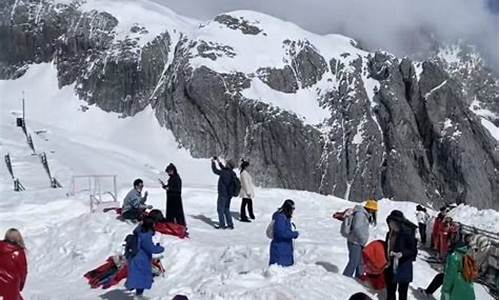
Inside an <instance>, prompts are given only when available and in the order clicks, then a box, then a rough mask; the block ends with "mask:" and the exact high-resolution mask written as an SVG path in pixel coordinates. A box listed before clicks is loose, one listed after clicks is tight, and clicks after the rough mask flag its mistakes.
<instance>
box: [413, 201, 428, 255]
mask: <svg viewBox="0 0 500 300" xmlns="http://www.w3.org/2000/svg"><path fill="white" fill-rule="evenodd" d="M415 214H416V215H417V222H418V231H419V233H420V242H421V243H422V245H424V246H425V245H426V244H427V222H428V221H429V219H430V216H429V214H428V213H427V210H426V209H425V207H423V206H421V205H420V204H419V205H417V211H416V213H415Z"/></svg>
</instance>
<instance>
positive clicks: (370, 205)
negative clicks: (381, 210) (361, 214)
mask: <svg viewBox="0 0 500 300" xmlns="http://www.w3.org/2000/svg"><path fill="white" fill-rule="evenodd" d="M365 208H366V209H371V210H373V211H378V202H377V200H373V199H370V200H368V201H366V203H365Z"/></svg>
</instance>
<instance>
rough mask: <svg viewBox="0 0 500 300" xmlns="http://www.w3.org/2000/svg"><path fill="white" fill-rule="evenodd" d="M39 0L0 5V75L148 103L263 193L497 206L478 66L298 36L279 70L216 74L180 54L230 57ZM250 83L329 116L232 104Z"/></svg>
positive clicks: (134, 106)
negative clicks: (327, 46) (240, 169)
mask: <svg viewBox="0 0 500 300" xmlns="http://www.w3.org/2000/svg"><path fill="white" fill-rule="evenodd" d="M42 1H43V2H42V5H39V4H40V2H39V1H34V0H24V1H19V2H18V5H17V6H16V9H15V10H13V9H12V8H13V7H14V0H6V1H5V3H6V5H5V6H2V7H0V76H1V78H3V79H6V78H17V77H19V76H22V74H23V73H24V72H25V70H26V69H27V66H28V65H29V64H32V63H39V62H49V61H53V62H54V64H55V65H56V67H57V70H58V79H59V85H60V86H64V85H68V84H75V89H76V92H77V93H78V95H79V96H80V98H81V99H84V100H85V101H87V103H89V104H96V105H97V106H98V107H100V108H101V109H103V110H105V111H112V112H118V113H121V114H122V115H123V116H124V117H128V116H133V115H134V114H136V113H137V112H139V111H141V110H143V109H144V108H145V107H146V106H148V105H151V106H152V107H153V109H154V111H155V115H156V117H157V119H158V120H159V122H160V124H162V125H163V126H165V127H166V128H168V129H170V130H171V131H172V132H173V134H174V136H175V137H176V138H177V140H178V142H179V144H180V145H181V146H183V147H185V148H187V149H189V150H190V152H191V153H192V155H193V156H195V157H211V156H214V155H223V156H226V157H230V158H240V157H245V158H248V159H250V160H251V161H252V166H253V168H254V169H255V170H258V172H255V179H256V181H257V182H258V183H259V184H262V185H264V186H274V187H284V188H294V189H303V190H310V191H319V192H321V193H324V194H333V195H336V196H339V197H345V198H348V199H350V200H354V201H363V200H366V199H367V198H371V197H376V198H380V197H389V198H393V199H395V200H410V201H416V202H420V203H425V204H434V205H436V206H438V205H440V204H442V203H447V202H464V203H468V204H471V205H475V206H477V207H481V208H484V207H493V208H498V201H497V200H498V142H497V141H496V140H494V139H493V138H492V137H491V136H490V134H489V133H488V132H487V131H486V130H485V129H484V127H483V126H482V125H481V121H480V119H479V117H478V115H476V114H474V113H473V112H472V111H471V109H469V106H470V105H471V103H472V100H471V99H476V100H477V101H476V102H477V103H476V102H474V103H476V104H475V105H478V106H479V108H480V109H489V110H492V109H494V111H495V113H496V114H494V115H493V116H490V117H489V120H492V121H493V122H495V121H496V122H497V124H498V111H497V110H496V108H495V107H496V106H495V105H498V92H497V91H496V90H495V86H496V87H498V81H496V80H495V79H494V78H493V77H491V76H490V75H491V74H489V73H488V71H487V69H485V68H484V67H481V65H480V64H472V65H471V64H461V65H457V66H453V65H447V64H444V63H443V62H442V61H438V60H433V61H425V62H423V63H422V70H423V71H422V73H421V74H416V70H415V68H414V65H415V64H414V63H413V62H412V61H411V60H409V59H402V60H399V59H398V58H396V57H394V56H392V55H389V54H387V53H374V54H370V55H368V56H363V57H362V56H360V55H361V54H359V55H358V54H355V53H348V52H346V53H343V54H341V55H338V56H337V57H329V56H328V55H329V54H328V53H321V54H320V53H319V51H318V50H317V49H316V48H315V47H314V45H313V44H312V43H311V42H309V41H307V40H295V41H292V40H285V41H284V42H283V45H284V47H285V51H286V54H285V56H284V57H282V58H280V59H283V61H284V67H283V68H282V69H276V68H270V67H267V66H262V67H261V68H258V70H257V71H256V72H255V73H253V72H252V73H250V74H245V73H242V72H238V70H235V71H233V72H231V73H217V72H215V71H214V70H211V69H209V68H207V67H204V66H201V67H199V66H200V64H199V63H197V64H196V65H195V64H193V65H191V60H192V59H193V57H196V59H198V60H199V59H200V57H201V58H208V59H211V60H214V61H216V60H217V59H218V58H220V57H223V56H224V57H229V58H231V57H235V56H236V55H237V53H236V52H235V51H234V49H233V48H232V47H231V46H229V45H220V44H217V43H214V42H208V41H203V40H197V41H193V40H190V39H189V38H188V37H186V36H184V35H180V38H179V37H177V35H171V34H169V31H166V32H164V33H162V34H160V35H158V36H157V37H156V38H155V39H154V40H152V41H150V42H149V43H147V44H146V45H141V44H139V43H138V38H137V36H138V35H141V34H145V33H147V31H148V29H147V28H146V27H144V26H142V25H140V24H135V25H133V26H132V27H131V28H130V31H131V36H130V37H125V38H123V39H117V38H116V33H115V31H114V30H115V28H116V26H117V24H118V20H117V19H116V18H115V17H113V16H112V15H110V14H108V13H106V12H97V11H91V12H81V11H80V10H79V9H78V3H75V4H57V5H56V4H53V2H51V1H49V0H42ZM216 22H219V23H222V24H224V25H226V26H228V27H229V28H231V29H233V30H240V31H241V32H242V33H244V34H259V33H260V32H262V29H260V28H257V27H256V26H254V25H250V24H249V23H248V22H247V21H246V20H243V19H236V18H234V17H231V16H229V15H221V16H218V17H217V18H216ZM167 30H168V29H167ZM324 56H325V57H324ZM465 58H466V56H464V59H465ZM473 58H474V57H473V56H470V57H469V58H468V59H469V61H470V60H471V59H473ZM327 61H328V62H329V65H328V64H327ZM468 66H469V67H468ZM470 66H472V67H470ZM329 70H330V71H331V74H330V73H329V72H328V71H329ZM252 76H257V77H258V78H259V79H260V80H262V81H263V82H264V83H266V84H267V85H268V86H269V87H271V88H273V89H275V90H277V91H281V92H284V93H295V92H297V91H298V90H299V89H302V88H310V87H313V88H314V89H315V91H316V92H317V97H318V98H317V99H315V100H317V101H318V103H319V104H320V105H321V106H322V107H323V108H325V109H328V110H329V112H330V118H328V119H327V120H326V121H325V122H324V123H323V124H321V125H318V126H311V125H307V124H304V123H303V122H302V121H301V119H300V118H299V117H298V116H297V115H295V114H293V113H290V112H286V111H283V110H281V109H279V108H276V107H273V106H271V105H269V104H266V103H265V102H272V101H270V100H272V99H248V98H245V97H243V96H242V94H243V93H242V91H243V90H244V89H247V88H249V87H250V85H251V82H252V81H251V78H252ZM325 78H326V80H325V81H324V82H322V84H321V86H323V85H324V83H325V84H327V83H331V86H330V87H328V88H327V89H323V90H321V89H319V88H318V87H317V86H316V87H315V84H317V83H318V82H319V81H320V80H322V79H325ZM373 86H375V89H374V90H373V91H370V90H368V89H369V88H370V89H371V88H372V87H373ZM372 95H373V96H372ZM259 100H262V101H259ZM84 110H85V109H84V108H83V107H82V111H84ZM473 110H474V109H473ZM476 113H477V112H476ZM486 117H487V116H486Z"/></svg>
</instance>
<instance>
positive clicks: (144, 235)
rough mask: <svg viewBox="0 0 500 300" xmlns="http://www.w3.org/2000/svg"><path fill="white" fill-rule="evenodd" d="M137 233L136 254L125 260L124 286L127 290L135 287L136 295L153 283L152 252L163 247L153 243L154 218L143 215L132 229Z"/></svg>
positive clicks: (154, 252) (161, 250)
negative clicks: (142, 218)
mask: <svg viewBox="0 0 500 300" xmlns="http://www.w3.org/2000/svg"><path fill="white" fill-rule="evenodd" d="M134 233H135V234H137V235H138V251H137V254H136V255H135V256H134V257H132V258H130V259H129V260H128V261H127V266H128V275H127V282H126V283H125V287H126V288H127V289H129V290H132V289H135V291H136V294H137V295H138V296H140V295H142V293H143V292H144V290H145V289H151V286H152V285H153V272H152V270H151V262H152V259H153V254H157V253H162V252H163V250H164V248H163V247H162V246H160V244H158V243H157V244H156V245H155V244H153V235H154V233H155V232H154V220H153V219H152V218H151V217H145V218H144V220H143V221H142V224H141V225H139V226H137V227H136V228H135V229H134Z"/></svg>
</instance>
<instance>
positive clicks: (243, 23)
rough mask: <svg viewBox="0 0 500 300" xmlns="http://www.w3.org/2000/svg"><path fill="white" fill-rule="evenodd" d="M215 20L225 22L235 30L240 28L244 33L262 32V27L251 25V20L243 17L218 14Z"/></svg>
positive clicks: (255, 33)
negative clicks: (237, 17)
mask: <svg viewBox="0 0 500 300" xmlns="http://www.w3.org/2000/svg"><path fill="white" fill-rule="evenodd" d="M214 21H215V22H218V23H221V24H224V25H226V26H227V27H228V28H231V29H233V30H240V31H241V32H242V33H244V34H251V35H257V34H259V33H261V32H262V29H260V28H259V27H257V26H254V25H250V24H249V22H248V21H247V20H245V19H243V18H242V17H240V18H239V19H236V18H234V17H232V16H230V15H218V16H217V17H215V19H214Z"/></svg>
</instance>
